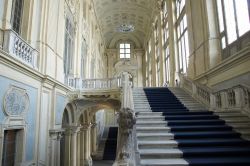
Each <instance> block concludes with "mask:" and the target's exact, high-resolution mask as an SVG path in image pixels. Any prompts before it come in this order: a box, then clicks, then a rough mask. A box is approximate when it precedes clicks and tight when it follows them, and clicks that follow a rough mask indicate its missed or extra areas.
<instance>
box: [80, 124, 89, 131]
mask: <svg viewBox="0 0 250 166" xmlns="http://www.w3.org/2000/svg"><path fill="white" fill-rule="evenodd" d="M90 127H91V123H84V124H82V128H81V130H83V131H86V130H88V129H89V128H90Z"/></svg>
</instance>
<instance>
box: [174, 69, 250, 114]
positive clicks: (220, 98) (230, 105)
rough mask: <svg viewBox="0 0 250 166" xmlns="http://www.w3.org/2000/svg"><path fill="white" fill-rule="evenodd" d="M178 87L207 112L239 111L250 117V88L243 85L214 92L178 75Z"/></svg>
mask: <svg viewBox="0 0 250 166" xmlns="http://www.w3.org/2000/svg"><path fill="white" fill-rule="evenodd" d="M179 76H180V85H181V87H182V88H183V89H184V90H186V91H187V92H188V93H189V94H191V95H192V96H193V97H194V98H195V99H197V100H198V101H200V102H201V103H203V104H204V105H205V106H206V107H207V108H208V109H209V110H219V111H223V110H240V111H243V112H244V113H247V114H248V115H250V87H249V86H248V85H245V84H238V85H236V86H233V87H230V88H226V89H221V90H218V91H214V90H212V89H211V88H209V87H206V86H204V85H201V84H199V83H197V82H195V81H192V80H190V79H189V78H187V77H186V76H184V75H183V74H180V75H179Z"/></svg>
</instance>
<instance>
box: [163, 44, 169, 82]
mask: <svg viewBox="0 0 250 166" xmlns="http://www.w3.org/2000/svg"><path fill="white" fill-rule="evenodd" d="M169 56H170V54H169V47H168V46H167V47H166V48H165V59H164V65H165V75H166V76H165V77H166V78H165V81H166V83H169V82H170V58H169Z"/></svg>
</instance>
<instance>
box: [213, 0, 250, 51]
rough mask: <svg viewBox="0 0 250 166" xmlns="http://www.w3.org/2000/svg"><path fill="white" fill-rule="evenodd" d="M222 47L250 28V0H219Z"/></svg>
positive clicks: (218, 9)
mask: <svg viewBox="0 0 250 166" xmlns="http://www.w3.org/2000/svg"><path fill="white" fill-rule="evenodd" d="M216 2H217V11H218V19H219V30H220V37H221V46H222V49H224V48H226V47H227V46H228V45H229V44H231V43H232V42H234V41H235V40H237V39H238V38H239V37H240V36H242V35H243V34H245V33H246V32H248V31H249V30H250V13H249V7H250V1H249V0H237V1H236V0H217V1H216Z"/></svg>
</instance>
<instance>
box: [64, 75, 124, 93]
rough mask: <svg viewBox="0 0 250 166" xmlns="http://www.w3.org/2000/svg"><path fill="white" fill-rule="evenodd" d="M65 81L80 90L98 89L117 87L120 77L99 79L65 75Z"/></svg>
mask: <svg viewBox="0 0 250 166" xmlns="http://www.w3.org/2000/svg"><path fill="white" fill-rule="evenodd" d="M65 83H66V84H67V85H68V86H69V87H71V88H73V89H80V90H91V89H92V90H93V89H95V90H100V89H117V88H120V87H121V79H120V78H119V77H116V78H101V79H80V78H74V77H70V76H68V77H66V79H65Z"/></svg>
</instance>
